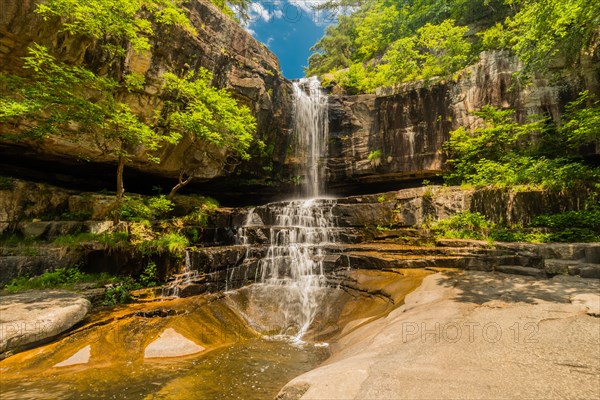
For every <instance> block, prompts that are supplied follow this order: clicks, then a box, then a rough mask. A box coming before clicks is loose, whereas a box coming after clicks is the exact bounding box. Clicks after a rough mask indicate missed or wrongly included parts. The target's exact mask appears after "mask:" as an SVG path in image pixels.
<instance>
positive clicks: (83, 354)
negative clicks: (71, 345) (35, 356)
mask: <svg viewBox="0 0 600 400" xmlns="http://www.w3.org/2000/svg"><path fill="white" fill-rule="evenodd" d="M91 355H92V346H90V345H89V344H88V345H87V346H85V347H84V348H82V349H80V350H79V351H77V353H75V354H73V355H72V356H71V357H69V358H67V359H66V360H64V361H61V362H59V363H58V364H56V365H55V366H54V367H70V366H71V365H78V364H87V363H88V362H89V361H90V357H91Z"/></svg>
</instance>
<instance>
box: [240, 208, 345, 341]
mask: <svg viewBox="0 0 600 400" xmlns="http://www.w3.org/2000/svg"><path fill="white" fill-rule="evenodd" d="M335 204H336V202H335V200H333V199H308V200H292V201H289V202H283V203H273V204H269V205H267V206H264V207H258V208H257V209H253V210H252V211H250V213H249V215H248V218H247V219H246V226H245V227H244V228H242V230H241V231H240V239H241V242H242V243H249V239H248V237H249V236H250V232H251V231H252V230H253V229H266V228H267V226H266V225H264V224H263V222H262V219H261V218H260V217H259V216H258V214H257V212H259V211H261V212H263V213H268V214H269V215H270V218H272V219H273V220H272V225H270V226H268V232H269V243H268V247H267V249H266V254H265V256H264V257H263V258H261V259H260V260H259V261H258V267H257V270H256V277H255V282H256V284H255V285H254V286H255V287H254V289H255V291H256V293H257V294H259V295H260V294H264V293H268V296H267V297H269V298H271V301H272V299H273V297H275V298H276V301H277V302H278V304H277V309H278V314H279V315H280V316H281V317H282V318H283V320H280V321H273V326H277V327H279V328H280V331H281V333H282V334H285V335H288V336H293V337H295V339H297V340H300V339H301V338H302V337H303V336H304V334H305V333H306V332H307V331H308V329H309V328H310V327H311V323H312V322H313V321H314V319H315V316H316V315H317V312H318V308H319V305H320V304H319V299H320V297H321V295H322V294H323V289H324V288H325V287H326V286H327V279H326V277H325V266H324V261H325V256H326V248H327V247H329V246H331V245H333V244H335V243H336V242H337V231H336V230H335V229H332V228H335V224H334V221H335V218H334V216H333V213H332V209H333V207H334V206H335Z"/></svg>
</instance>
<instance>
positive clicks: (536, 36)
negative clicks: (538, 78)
mask: <svg viewBox="0 0 600 400" xmlns="http://www.w3.org/2000/svg"><path fill="white" fill-rule="evenodd" d="M513 2H514V3H515V4H516V5H518V6H519V7H520V10H519V12H518V13H517V14H516V15H515V16H514V17H513V18H509V19H507V25H508V27H509V29H510V30H512V37H511V39H512V49H513V50H514V51H515V52H516V53H517V55H518V56H519V58H520V59H521V60H522V61H523V62H524V63H525V65H526V66H527V68H528V69H529V70H533V71H539V70H546V69H547V68H548V66H549V65H552V64H553V61H554V60H555V58H556V57H557V56H558V55H563V56H564V57H565V58H566V61H567V62H568V63H569V62H571V63H572V62H574V61H577V60H578V58H579V56H580V53H581V52H582V51H584V50H585V49H587V48H589V46H590V45H591V43H592V41H593V40H594V37H597V36H598V33H599V32H598V26H600V2H598V1H589V0H544V1H539V0H514V1H513Z"/></svg>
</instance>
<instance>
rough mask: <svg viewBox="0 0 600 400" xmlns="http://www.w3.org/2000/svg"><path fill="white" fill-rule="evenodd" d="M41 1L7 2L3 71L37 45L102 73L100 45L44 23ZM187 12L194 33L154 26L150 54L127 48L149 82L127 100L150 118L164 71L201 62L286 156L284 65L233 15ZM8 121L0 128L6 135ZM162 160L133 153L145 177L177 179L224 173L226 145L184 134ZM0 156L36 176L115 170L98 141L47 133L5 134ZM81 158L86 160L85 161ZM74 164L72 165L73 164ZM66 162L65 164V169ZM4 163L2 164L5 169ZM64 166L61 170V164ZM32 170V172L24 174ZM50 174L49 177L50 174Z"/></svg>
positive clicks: (0, 53)
mask: <svg viewBox="0 0 600 400" xmlns="http://www.w3.org/2000/svg"><path fill="white" fill-rule="evenodd" d="M38 4H39V1H38V0H26V1H17V0H8V1H5V2H4V4H3V5H2V8H1V10H0V11H1V13H0V72H2V73H7V74H16V75H21V74H23V73H24V71H23V69H22V65H23V61H22V57H23V56H26V55H27V49H28V47H29V46H31V45H32V44H33V43H38V44H41V45H44V46H46V47H48V48H49V49H50V52H51V53H52V54H54V55H56V57H57V58H58V59H60V60H61V61H65V62H67V63H72V64H84V65H86V66H87V67H89V68H90V69H91V70H92V71H94V72H96V73H99V74H103V73H105V72H106V68H107V67H108V65H109V64H108V60H106V59H105V56H104V55H103V54H102V52H101V49H100V46H99V44H98V43H96V42H94V41H92V40H90V39H87V38H83V37H79V36H73V35H69V34H66V33H64V32H59V26H60V25H59V23H58V21H57V20H51V21H43V20H42V18H41V17H40V16H39V15H37V14H36V13H35V9H36V7H37V5H38ZM187 8H188V9H189V17H190V20H191V21H192V24H193V25H194V27H195V28H196V30H197V35H196V36H194V35H192V34H190V33H188V32H186V31H184V30H182V29H178V28H174V27H173V28H169V27H161V26H155V27H154V29H155V36H154V38H153V39H152V49H151V50H150V51H149V52H146V53H142V54H139V53H135V52H132V51H131V52H129V54H128V55H127V57H126V58H125V60H124V61H123V62H122V63H121V65H120V66H118V67H119V68H123V69H126V70H129V71H131V72H135V73H138V74H143V75H144V76H145V78H146V86H145V88H144V90H143V92H141V93H129V94H126V95H125V102H126V103H127V104H128V105H129V106H130V107H131V108H132V110H133V111H135V112H136V113H138V114H140V115H141V116H143V117H148V118H149V117H151V116H152V115H153V113H154V112H155V111H156V110H159V109H160V108H161V107H162V105H163V103H162V100H161V98H160V96H159V95H160V87H161V85H162V78H161V76H162V74H163V73H164V72H167V71H172V72H175V73H179V72H181V71H186V70H197V69H199V68H200V67H204V68H206V69H208V70H209V71H210V72H212V73H213V84H214V85H216V86H218V87H225V88H228V89H230V90H231V91H232V93H233V94H234V96H235V97H236V98H237V99H238V100H240V101H241V102H242V103H243V104H246V105H247V106H248V107H250V109H251V110H252V111H253V113H254V115H255V116H256V118H257V122H258V127H257V132H259V133H260V135H261V138H262V139H263V140H265V141H267V142H269V143H272V144H273V149H274V151H273V157H274V160H273V162H274V163H276V164H277V163H278V162H283V160H280V158H281V157H280V154H283V155H285V149H286V147H287V141H288V134H289V130H288V127H289V125H290V118H291V110H292V106H291V104H292V103H291V101H292V100H291V96H292V94H291V87H290V85H289V82H287V81H286V80H285V79H284V78H283V77H282V75H281V73H280V71H279V62H278V60H277V59H276V57H275V56H274V55H273V54H272V53H271V52H270V51H269V50H268V49H267V48H266V47H265V46H264V45H263V44H261V43H259V42H258V41H256V40H255V39H254V38H252V36H251V35H250V34H248V33H247V32H246V31H245V30H244V29H242V28H241V27H240V26H239V25H238V24H237V23H236V22H235V21H233V20H231V19H230V18H228V17H227V16H225V15H223V14H222V13H221V12H220V11H219V10H218V9H217V8H216V7H215V6H213V5H212V4H211V3H210V2H209V1H208V0H192V1H189V2H187ZM8 130H9V127H6V126H4V127H2V132H1V133H7V131H8ZM158 155H159V157H160V158H161V163H160V164H154V163H151V162H148V161H147V160H146V158H145V151H144V149H142V148H140V149H138V150H137V151H136V154H135V156H134V157H133V159H132V160H131V166H132V167H133V169H135V170H138V171H139V172H140V173H141V176H146V177H148V176H154V177H157V176H158V177H165V178H176V177H177V176H178V174H179V171H180V170H181V169H185V170H186V171H187V172H191V173H193V174H194V175H195V177H196V178H198V179H204V180H207V179H212V178H215V177H220V176H224V175H227V174H228V173H230V172H231V171H230V170H228V169H229V167H227V166H226V164H227V163H225V159H226V157H227V154H226V153H225V152H224V151H223V149H221V148H216V147H214V146H208V145H207V144H206V143H202V142H196V143H191V142H190V140H189V139H184V140H182V141H181V142H180V143H179V144H178V145H176V146H171V145H169V146H165V147H163V148H162V150H161V151H160V152H159V154H158ZM0 158H2V159H3V161H2V164H4V167H5V168H6V169H7V170H8V171H16V170H17V169H18V168H20V169H21V170H19V171H17V172H20V174H21V175H24V173H23V171H22V170H26V169H27V168H29V169H37V170H40V169H43V170H44V173H45V174H46V176H44V173H42V174H41V175H38V176H34V177H35V178H38V179H41V180H49V178H48V176H47V175H48V174H49V173H50V172H53V171H54V172H57V171H58V172H63V173H64V174H63V176H58V177H57V176H53V178H56V179H54V180H55V181H60V180H61V179H62V180H63V181H64V180H66V181H68V180H69V179H71V180H76V179H77V178H79V179H80V180H86V179H89V177H90V176H94V178H95V179H98V180H102V179H108V178H109V177H110V176H111V174H112V173H113V171H114V165H115V163H116V160H115V159H114V156H111V155H108V154H104V153H102V152H101V151H100V150H99V149H98V148H97V147H96V146H95V145H94V143H93V140H81V139H80V140H77V139H75V138H72V139H68V138H64V137H61V138H56V137H53V138H47V139H45V140H44V141H43V142H28V143H19V144H18V145H16V144H15V143H13V142H10V141H8V140H7V139H5V138H3V135H1V134H0ZM81 159H85V160H87V161H86V162H82V161H81ZM74 165H75V166H76V168H72V167H73V166H74ZM65 166H66V167H65ZM4 167H3V168H4ZM61 167H62V168H61ZM25 175H27V174H25ZM45 178H48V179H45Z"/></svg>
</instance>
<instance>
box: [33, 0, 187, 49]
mask: <svg viewBox="0 0 600 400" xmlns="http://www.w3.org/2000/svg"><path fill="white" fill-rule="evenodd" d="M182 4H183V0H47V1H45V2H44V3H41V4H39V5H38V7H37V9H36V12H37V13H38V14H40V15H42V16H43V17H44V19H45V20H49V19H52V18H57V19H59V20H60V22H61V30H62V31H64V32H68V33H71V34H79V35H86V36H88V37H91V38H93V39H98V40H102V45H103V47H104V48H105V49H107V50H109V51H110V52H111V53H113V54H119V55H123V54H124V52H125V47H124V46H123V42H126V43H129V44H130V45H131V47H132V48H133V49H134V50H136V51H143V50H148V49H150V41H149V39H148V38H149V37H151V36H152V34H153V32H154V31H153V29H152V22H151V20H150V16H151V17H153V18H154V20H155V21H156V22H157V23H158V24H161V25H163V26H171V25H177V26H180V27H183V28H184V29H186V30H188V31H189V32H190V33H195V29H194V28H193V27H192V24H191V22H190V20H189V19H188V17H187V16H186V15H185V13H184V11H183V9H182Z"/></svg>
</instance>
